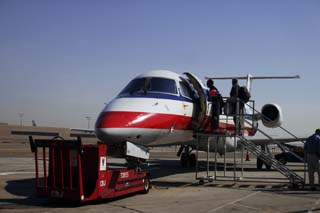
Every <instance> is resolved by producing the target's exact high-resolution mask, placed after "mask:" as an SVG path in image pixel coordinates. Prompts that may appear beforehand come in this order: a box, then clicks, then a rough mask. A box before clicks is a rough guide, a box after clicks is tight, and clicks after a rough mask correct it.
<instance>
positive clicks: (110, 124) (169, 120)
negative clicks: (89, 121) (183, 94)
mask: <svg viewBox="0 0 320 213" xmlns="http://www.w3.org/2000/svg"><path fill="white" fill-rule="evenodd" d="M97 128H146V129H171V128H174V129H175V130H193V129H192V118H191V117H188V116H183V115H173V114H162V113H149V112H126V111H121V112H120V111H109V112H102V113H101V114H100V116H99V119H98V121H97ZM203 129H204V132H206V133H210V132H212V129H211V125H210V117H207V119H206V122H205V124H204V127H203ZM218 131H219V132H225V131H227V132H229V133H231V134H233V133H234V132H235V130H234V124H227V123H221V122H220V123H219V130H218ZM245 131H246V132H247V133H248V134H249V135H251V133H252V132H253V129H252V128H248V127H245Z"/></svg>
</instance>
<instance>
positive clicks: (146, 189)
mask: <svg viewBox="0 0 320 213" xmlns="http://www.w3.org/2000/svg"><path fill="white" fill-rule="evenodd" d="M143 182H144V187H143V191H142V194H147V193H148V192H149V189H150V178H149V177H145V178H144V179H143Z"/></svg>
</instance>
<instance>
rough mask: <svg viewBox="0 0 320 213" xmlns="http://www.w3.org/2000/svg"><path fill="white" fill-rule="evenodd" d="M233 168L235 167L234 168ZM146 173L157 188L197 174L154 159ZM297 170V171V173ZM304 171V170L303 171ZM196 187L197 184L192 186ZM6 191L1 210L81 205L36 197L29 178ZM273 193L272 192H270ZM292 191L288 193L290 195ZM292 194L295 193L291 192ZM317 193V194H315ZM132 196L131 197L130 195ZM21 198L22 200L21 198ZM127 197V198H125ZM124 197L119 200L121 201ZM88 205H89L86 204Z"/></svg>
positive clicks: (176, 184) (12, 182)
mask: <svg viewBox="0 0 320 213" xmlns="http://www.w3.org/2000/svg"><path fill="white" fill-rule="evenodd" d="M109 166H110V167H123V166H124V165H123V164H117V163H109ZM227 166H228V167H229V169H230V168H231V167H232V166H233V164H230V163H228V164H227ZM232 168H233V167H232ZM240 169H241V168H237V171H240ZM144 170H145V171H148V172H149V173H150V177H151V184H152V185H153V186H155V187H167V188H169V187H181V186H186V185H191V184H192V183H190V181H189V182H186V181H176V178H174V179H175V180H173V181H170V180H168V179H161V178H162V177H168V176H171V175H177V174H187V173H190V175H194V174H195V169H194V168H182V167H181V166H180V160H178V159H177V160H171V159H166V160H163V159H152V160H150V167H148V168H146V169H144ZM210 170H211V171H213V170H214V164H213V163H211V164H210ZM217 170H218V171H223V163H217ZM296 170H297V171H301V167H299V169H298V168H297V169H296ZM296 170H295V171H296ZM199 171H206V162H204V161H200V162H199ZM257 171H259V170H257V169H256V168H245V172H257ZM302 171H303V170H302ZM263 172H274V170H271V171H269V170H266V169H264V170H263ZM192 185H193V186H195V185H196V184H192ZM5 190H6V191H7V192H8V193H10V194H12V195H15V197H14V198H0V204H1V205H0V210H1V209H17V208H21V209H22V208H26V207H27V206H39V207H48V208H55V207H66V208H67V207H75V206H79V205H81V204H75V205H74V204H65V203H59V205H57V204H56V203H51V202H48V200H47V199H42V198H38V197H36V193H35V178H29V179H21V180H9V181H7V185H6V186H5ZM270 191H272V190H270ZM289 191H290V190H288V191H287V193H289ZM290 193H295V192H293V191H291V192H290ZM297 193H298V194H301V193H303V192H301V191H300V192H297ZM306 193H308V192H306ZM315 193H317V192H315ZM319 193H320V192H319ZM129 196H130V195H129ZM19 197H21V198H19ZM125 197H127V196H125ZM121 198H123V197H120V198H117V199H121ZM113 200H115V199H108V200H106V201H96V202H90V203H93V204H95V203H100V202H104V203H106V202H109V201H113ZM86 204H88V203H86Z"/></svg>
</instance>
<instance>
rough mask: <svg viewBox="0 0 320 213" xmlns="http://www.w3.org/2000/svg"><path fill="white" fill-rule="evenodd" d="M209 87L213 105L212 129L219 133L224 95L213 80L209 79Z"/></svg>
mask: <svg viewBox="0 0 320 213" xmlns="http://www.w3.org/2000/svg"><path fill="white" fill-rule="evenodd" d="M207 87H208V88H209V93H210V98H211V101H212V106H211V129H212V132H214V133H217V130H218V129H219V118H220V113H221V106H222V104H223V103H221V100H222V96H221V94H220V92H219V90H218V89H217V88H216V87H215V86H214V82H213V80H211V79H209V80H208V81H207Z"/></svg>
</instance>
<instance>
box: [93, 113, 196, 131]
mask: <svg viewBox="0 0 320 213" xmlns="http://www.w3.org/2000/svg"><path fill="white" fill-rule="evenodd" d="M191 120H192V118H191V117H188V116H182V115H172V114H161V113H147V112H119V111H109V112H102V113H101V114H100V116H99V120H98V122H97V127H98V128H148V129H170V128H171V127H173V128H174V129H176V130H191Z"/></svg>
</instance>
